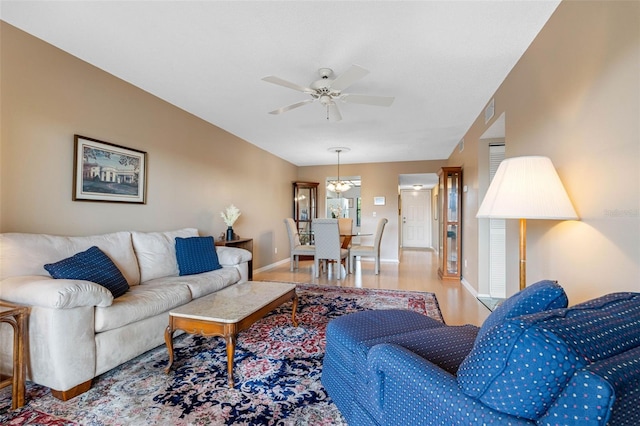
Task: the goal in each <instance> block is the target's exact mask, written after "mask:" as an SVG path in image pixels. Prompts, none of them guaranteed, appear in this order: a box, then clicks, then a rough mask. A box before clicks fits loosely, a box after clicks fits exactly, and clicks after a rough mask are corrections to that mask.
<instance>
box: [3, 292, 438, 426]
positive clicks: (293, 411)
mask: <svg viewBox="0 0 640 426" xmlns="http://www.w3.org/2000/svg"><path fill="white" fill-rule="evenodd" d="M297 293H298V298H299V302H298V310H297V315H296V317H297V319H298V321H299V326H298V327H294V326H293V325H292V324H291V302H289V303H285V304H283V305H282V306H280V307H279V308H277V309H276V310H274V311H273V312H272V313H271V314H269V315H267V316H266V317H264V318H263V319H261V320H260V321H258V322H256V323H255V324H254V325H252V326H251V327H250V328H249V329H247V330H245V331H243V332H241V333H240V334H239V335H238V338H237V346H236V352H235V368H234V376H235V380H236V386H235V388H234V389H230V388H229V387H228V386H227V366H226V362H227V357H226V351H225V343H224V339H222V338H216V337H210V338H204V337H200V336H193V335H182V336H179V337H176V338H175V340H174V348H175V361H174V364H173V367H172V370H171V372H170V373H169V374H166V373H165V372H164V368H165V367H166V366H167V363H168V355H167V349H166V347H165V346H159V347H157V348H155V349H152V350H150V351H148V352H146V353H144V354H142V355H140V356H138V357H137V358H134V359H133V360H131V361H129V362H127V363H125V364H123V365H121V366H119V367H117V368H115V369H113V370H111V371H109V372H107V373H105V374H103V375H101V376H99V377H97V378H95V379H94V381H93V386H92V387H91V389H90V390H89V391H88V392H86V393H83V394H82V395H80V396H78V397H76V398H73V399H71V400H69V401H66V402H62V401H59V400H57V399H55V398H53V397H52V396H51V394H50V392H49V390H48V389H47V388H44V387H42V386H38V385H35V384H33V383H31V382H27V395H26V400H27V403H26V405H25V406H24V407H22V408H20V409H18V410H15V411H12V410H11V387H10V386H9V387H6V388H4V389H2V390H0V424H3V425H43V426H49V425H185V426H186V425H234V424H242V425H276V424H277V425H345V424H346V423H345V421H344V419H343V418H342V416H341V415H340V412H339V411H338V409H337V408H336V406H335V405H334V404H333V402H332V401H331V398H330V397H329V396H328V395H327V393H326V392H325V390H324V388H323V386H322V384H321V382H320V377H321V374H322V359H323V356H324V347H325V329H326V326H327V323H328V322H329V321H330V320H331V319H333V318H336V317H338V316H341V315H345V314H348V313H350V312H356V311H362V310H370V309H410V310H414V311H417V312H421V313H424V314H425V315H429V316H430V317H432V318H435V319H438V320H442V315H441V313H440V308H439V306H438V302H437V300H436V298H435V295H433V294H431V293H422V292H406V291H394V290H372V289H361V288H341V287H333V286H318V285H309V284H298V286H297Z"/></svg>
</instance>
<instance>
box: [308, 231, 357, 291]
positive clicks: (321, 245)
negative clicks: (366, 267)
mask: <svg viewBox="0 0 640 426" xmlns="http://www.w3.org/2000/svg"><path fill="white" fill-rule="evenodd" d="M313 236H314V239H315V243H316V250H315V256H314V258H313V266H314V267H315V271H316V278H318V277H319V276H320V261H321V260H322V261H324V260H326V261H328V262H329V261H335V264H336V269H337V270H336V275H337V277H338V279H340V278H341V276H342V273H341V270H340V268H341V266H342V264H343V263H344V265H345V271H346V272H349V250H347V249H343V248H342V247H341V244H340V229H339V228H338V219H313Z"/></svg>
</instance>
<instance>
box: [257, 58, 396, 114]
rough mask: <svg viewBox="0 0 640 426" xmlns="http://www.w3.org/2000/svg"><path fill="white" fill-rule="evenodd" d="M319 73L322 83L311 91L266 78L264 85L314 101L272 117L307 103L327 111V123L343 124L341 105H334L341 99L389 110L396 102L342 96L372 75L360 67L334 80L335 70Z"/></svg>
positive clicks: (355, 67) (275, 111)
mask: <svg viewBox="0 0 640 426" xmlns="http://www.w3.org/2000/svg"><path fill="white" fill-rule="evenodd" d="M318 73H319V74H320V79H319V80H316V81H314V82H312V83H311V84H310V85H309V86H308V87H307V86H301V85H299V84H296V83H292V82H290V81H287V80H284V79H282V78H280V77H276V76H274V75H270V76H267V77H264V78H263V79H262V80H263V81H266V82H268V83H273V84H277V85H279V86H283V87H286V88H289V89H293V90H296V91H298V92H302V93H306V94H307V95H310V97H311V99H308V100H307V101H302V102H296V103H295V104H291V105H287V106H284V107H281V108H278V109H275V110H273V111H270V112H269V114H275V115H277V114H282V113H284V112H287V111H290V110H292V109H295V108H298V107H301V106H303V105H306V104H307V103H311V102H315V101H319V102H320V104H321V105H322V106H323V107H325V109H326V112H327V120H333V121H340V120H342V115H341V114H340V110H339V109H338V105H336V103H335V100H336V99H340V100H341V101H343V102H347V103H354V104H364V105H374V106H387V107H388V106H390V105H391V104H392V103H393V100H394V98H393V97H390V96H372V95H357V94H351V93H343V90H345V89H347V88H348V87H350V86H351V85H352V84H353V83H355V82H356V81H358V80H360V79H361V78H363V77H364V76H365V75H367V74H369V71H367V70H366V69H364V68H362V67H360V66H358V65H351V67H350V68H349V69H347V70H346V71H345V72H343V73H342V74H340V75H339V76H337V77H335V78H334V75H333V70H332V69H331V68H320V69H319V70H318Z"/></svg>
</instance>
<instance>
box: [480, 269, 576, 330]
mask: <svg viewBox="0 0 640 426" xmlns="http://www.w3.org/2000/svg"><path fill="white" fill-rule="evenodd" d="M568 303H569V301H568V299H567V295H566V294H565V292H564V290H563V289H562V287H560V285H559V284H558V283H557V282H555V281H549V280H544V281H538V282H537V283H535V284H532V285H530V286H528V287H525V288H524V289H523V290H521V291H519V292H518V293H516V294H514V295H513V296H511V297H510V298H508V299H507V300H505V301H504V302H502V304H500V305H499V306H498V307H497V308H496V310H494V311H493V312H492V313H491V315H489V317H488V318H487V319H486V320H485V322H484V323H483V324H482V327H480V331H479V332H478V336H477V337H476V342H477V341H478V340H479V339H480V338H481V337H482V336H483V335H484V334H485V333H486V332H487V331H488V330H489V329H490V328H491V327H493V326H495V325H497V324H501V323H502V322H503V321H504V320H506V319H509V318H515V317H519V316H520V315H526V314H533V313H536V312H542V311H546V310H548V309H556V308H566V307H567V304H568Z"/></svg>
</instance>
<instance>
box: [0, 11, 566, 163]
mask: <svg viewBox="0 0 640 426" xmlns="http://www.w3.org/2000/svg"><path fill="white" fill-rule="evenodd" d="M558 3H559V0H544V1H533V0H519V1H480V0H474V1H354V2H348V1H162V2H160V1H64V2H63V1H25V0H20V1H7V0H2V2H1V4H0V19H2V20H4V21H6V22H8V23H10V24H12V25H14V26H16V27H18V28H20V29H22V30H24V31H26V32H28V33H30V34H33V35H34V36H36V37H39V38H41V39H43V40H45V41H47V42H49V43H51V44H53V45H55V46H57V47H59V48H61V49H62V50H65V51H67V52H69V53H70V54H72V55H75V56H77V57H79V58H81V59H83V60H85V61H87V62H89V63H91V64H93V65H95V66H97V67H99V68H101V69H103V70H106V71H107V72H109V73H111V74H113V75H115V76H117V77H119V78H121V79H123V80H125V81H128V82H130V83H132V84H134V85H136V86H138V87H140V88H142V89H144V90H146V91H148V92H150V93H152V94H154V95H156V96H158V97H160V98H162V99H164V100H166V101H168V102H170V103H172V104H174V105H176V106H178V107H180V108H182V109H184V110H186V111H188V112H190V113H192V114H194V115H196V116H198V117H201V118H202V119H204V120H206V121H208V122H210V123H212V124H215V125H216V126H219V127H221V128H223V129H225V130H227V131H228V132H230V133H232V134H234V135H237V136H239V137H240V138H242V139H245V140H247V141H248V142H250V143H252V144H254V145H256V146H258V147H260V148H263V149H264V150H266V151H269V152H271V153H273V154H275V155H277V156H278V157H281V158H283V159H285V160H287V161H290V162H291V163H293V164H296V165H298V166H307V165H322V164H334V163H335V162H336V155H335V154H333V153H331V152H329V151H328V150H327V149H328V148H329V147H334V146H346V147H349V148H351V151H350V152H349V153H346V154H345V155H343V156H342V157H341V159H340V161H341V163H365V162H387V161H413V160H432V159H446V158H447V157H449V155H450V153H451V152H452V150H453V149H454V148H455V146H456V145H457V143H458V142H459V141H460V139H461V138H462V136H463V135H464V133H465V132H466V131H467V130H468V128H469V127H470V125H471V123H472V122H473V121H474V120H475V119H476V117H477V116H478V115H479V114H481V112H482V110H483V109H484V107H485V106H486V104H487V103H488V101H489V100H490V98H491V96H492V95H493V94H494V92H495V91H496V90H497V88H498V86H499V85H500V83H501V82H502V81H503V80H504V78H505V77H506V76H507V74H508V73H509V71H510V70H511V69H512V67H513V66H514V65H515V63H516V62H517V61H518V59H519V58H520V57H521V55H522V54H523V53H524V51H525V50H526V49H527V47H528V46H529V44H530V43H531V41H532V40H533V39H534V38H535V36H536V35H537V33H538V32H539V31H540V29H541V28H542V26H543V25H544V24H545V23H546V21H547V20H548V18H549V16H550V15H551V14H552V13H553V11H554V10H555V8H556V7H557V5H558ZM352 64H357V65H360V66H362V67H364V68H366V69H367V70H369V71H370V72H371V73H370V74H369V75H367V76H366V77H364V78H363V79H361V80H359V81H358V82H356V83H355V84H353V85H352V86H351V87H349V88H348V89H347V90H345V91H344V92H348V93H359V94H370V95H380V96H395V102H394V103H393V105H392V106H391V107H388V108H387V107H375V106H369V105H358V104H346V103H339V107H340V111H341V113H342V117H343V120H342V121H340V122H331V121H327V120H326V111H325V110H324V109H323V107H322V106H321V105H320V104H319V103H317V102H315V103H312V104H308V105H305V106H303V107H301V108H297V109H295V110H291V111H288V112H286V113H284V114H281V115H270V114H267V112H268V111H271V110H274V109H276V108H279V107H282V106H285V105H289V104H292V103H295V102H298V101H302V100H305V99H307V97H308V95H305V94H304V93H301V92H297V91H294V90H291V89H287V88H284V87H280V86H276V85H274V84H270V83H267V82H264V81H262V80H261V79H262V77H265V76H267V75H276V76H278V77H281V78H283V79H286V80H288V81H291V82H294V83H297V84H299V85H302V86H307V85H308V84H309V83H311V82H312V81H314V80H316V79H317V78H318V74H317V70H318V68H322V67H328V68H332V69H333V70H334V71H335V73H336V74H338V75H339V74H341V73H342V72H344V71H345V70H347V69H348V68H349V67H350V66H351V65H352Z"/></svg>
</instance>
